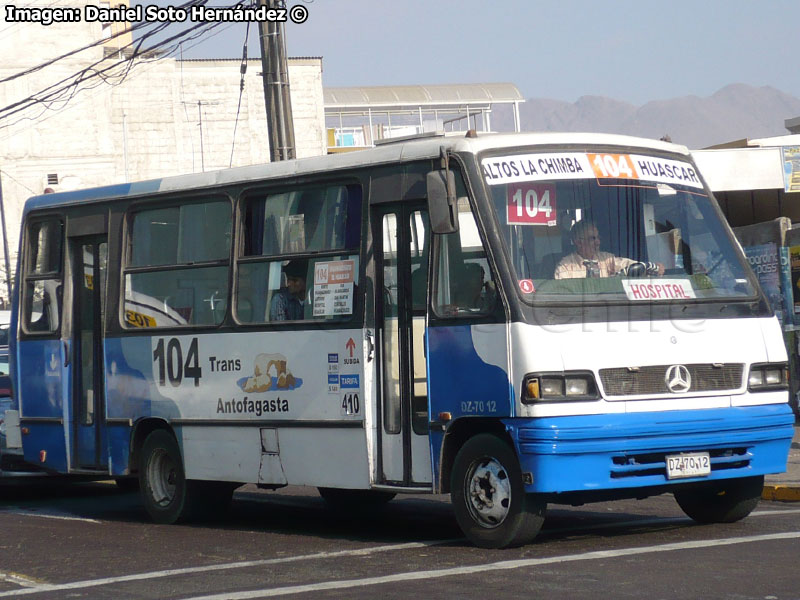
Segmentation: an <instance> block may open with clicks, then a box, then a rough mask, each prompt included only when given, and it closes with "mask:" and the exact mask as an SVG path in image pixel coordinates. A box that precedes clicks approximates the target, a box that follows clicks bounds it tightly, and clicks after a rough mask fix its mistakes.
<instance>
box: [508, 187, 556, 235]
mask: <svg viewBox="0 0 800 600" xmlns="http://www.w3.org/2000/svg"><path fill="white" fill-rule="evenodd" d="M508 224H509V225H555V224H556V186H555V184H551V183H511V184H509V186H508Z"/></svg>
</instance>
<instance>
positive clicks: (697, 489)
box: [675, 475, 764, 523]
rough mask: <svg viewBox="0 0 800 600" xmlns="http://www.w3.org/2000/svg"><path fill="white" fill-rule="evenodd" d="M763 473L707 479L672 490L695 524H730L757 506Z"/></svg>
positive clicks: (762, 482) (762, 486) (761, 489)
mask: <svg viewBox="0 0 800 600" xmlns="http://www.w3.org/2000/svg"><path fill="white" fill-rule="evenodd" d="M763 489H764V476H763V475H762V476H759V477H746V478H743V479H727V480H723V481H709V482H706V483H702V484H698V485H695V486H687V487H686V488H684V489H680V490H676V491H675V500H677V502H678V506H680V507H681V510H683V512H685V513H686V515H687V516H688V517H690V518H692V519H694V520H695V521H697V522H698V523H733V522H735V521H739V520H741V519H744V518H745V517H746V516H747V515H749V514H750V513H751V512H752V511H753V509H754V508H755V507H756V506H757V505H758V501H759V500H760V499H761V493H762V491H763Z"/></svg>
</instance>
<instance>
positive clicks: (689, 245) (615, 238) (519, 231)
mask: <svg viewBox="0 0 800 600" xmlns="http://www.w3.org/2000/svg"><path fill="white" fill-rule="evenodd" d="M481 166H482V169H483V173H484V178H485V181H486V183H487V189H488V191H489V194H490V198H491V201H492V204H493V207H494V210H495V213H496V216H497V221H498V223H499V226H500V231H501V233H502V239H503V241H504V243H505V244H506V245H507V249H508V255H509V256H510V257H511V260H512V267H513V271H514V272H513V276H514V278H515V280H516V281H517V282H518V286H519V289H520V291H521V292H522V294H523V297H524V298H525V299H526V300H528V301H530V302H534V303H538V302H542V301H544V302H548V301H575V300H580V301H582V302H585V301H590V302H591V301H598V302H607V301H611V302H637V301H650V302H652V301H665V302H675V301H692V300H695V301H696V300H704V299H706V300H708V299H711V300H713V299H727V300H730V299H737V298H740V299H743V298H748V297H753V296H754V295H755V289H756V288H755V285H754V283H753V281H752V279H751V276H750V275H749V274H748V273H749V272H748V269H747V268H746V267H745V264H744V262H743V259H742V257H741V253H740V252H738V251H737V250H736V248H735V246H734V243H733V242H732V239H731V238H730V237H729V236H728V234H727V233H726V231H725V228H724V225H723V223H722V222H721V219H720V216H719V213H718V211H717V210H716V209H715V206H714V201H713V199H712V198H711V197H709V195H708V193H707V191H706V189H705V187H704V186H703V184H702V181H701V180H700V178H699V177H698V175H697V172H696V170H695V167H694V166H693V165H692V164H691V163H690V162H688V161H686V160H683V159H682V158H680V157H678V158H673V157H670V158H664V157H661V156H643V155H637V154H599V153H598V154H592V153H588V152H586V153H584V152H557V153H529V154H514V155H506V156H500V157H486V158H483V160H482V163H481Z"/></svg>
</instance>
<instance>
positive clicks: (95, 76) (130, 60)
mask: <svg viewBox="0 0 800 600" xmlns="http://www.w3.org/2000/svg"><path fill="white" fill-rule="evenodd" d="M192 1H193V2H195V3H205V2H206V1H207V0H192ZM221 24H222V23H221V22H204V23H200V24H197V25H193V26H191V27H189V28H186V29H184V30H182V31H180V32H179V33H177V34H175V35H172V36H170V37H168V38H166V39H165V40H162V41H161V42H158V43H157V44H155V45H153V46H149V47H146V48H145V47H144V43H145V41H146V40H147V39H148V38H149V37H151V36H153V35H155V34H156V33H159V32H160V31H162V30H163V29H164V27H156V28H155V29H153V30H152V31H149V32H147V33H146V34H144V35H143V36H142V38H141V39H138V40H136V41H134V42H131V43H129V44H126V45H125V46H123V47H122V48H121V49H120V51H123V50H125V49H126V48H132V52H131V55H130V56H129V57H127V58H124V59H122V60H119V61H117V62H114V63H112V64H110V65H107V66H104V67H102V68H101V67H100V65H101V63H106V62H107V59H105V58H104V59H102V60H99V61H96V62H94V63H93V64H91V65H89V66H87V67H85V68H84V69H82V70H81V71H78V72H77V73H75V74H73V75H70V76H68V77H65V78H63V79H61V80H60V81H58V82H56V83H54V84H51V85H50V86H48V87H46V88H43V89H42V90H39V91H38V92H36V93H34V94H32V95H31V96H29V97H27V98H24V99H22V100H19V101H17V102H14V103H12V104H9V105H7V106H5V107H2V108H0V127H9V126H11V125H13V124H16V123H17V122H19V121H16V122H15V123H12V124H8V123H2V120H5V119H7V118H8V117H10V116H12V115H14V114H17V113H19V112H21V111H24V110H26V109H28V108H30V107H32V106H35V105H41V106H43V107H44V108H45V110H47V109H52V105H53V104H56V103H62V104H66V103H68V102H69V101H70V100H71V99H72V98H73V97H74V96H75V94H76V93H78V92H79V91H81V90H83V89H91V88H92V87H96V86H97V85H101V84H102V83H109V84H111V85H119V84H120V83H122V82H123V81H124V80H125V78H126V77H127V75H128V74H129V73H130V71H131V69H132V68H133V66H134V64H135V63H136V62H146V61H148V60H157V59H160V58H164V57H166V56H169V55H170V54H171V53H172V52H174V51H175V50H176V49H177V48H178V47H179V46H180V44H179V43H174V44H173V42H176V41H177V40H180V39H182V38H186V39H185V40H184V41H191V40H194V39H196V38H198V37H199V36H201V35H203V34H204V33H206V32H208V31H211V30H213V29H215V28H217V27H219V26H220V25H221ZM167 25H169V24H167ZM165 49H166V50H165ZM157 51H158V54H156V52H157ZM137 59H139V60H138V61H137ZM91 80H95V81H91ZM97 80H99V81H97ZM89 81H91V84H89V85H84V87H82V88H81V87H80V86H81V84H86V83H87V82H89ZM26 118H27V119H29V118H30V117H25V118H23V119H20V120H24V119H26Z"/></svg>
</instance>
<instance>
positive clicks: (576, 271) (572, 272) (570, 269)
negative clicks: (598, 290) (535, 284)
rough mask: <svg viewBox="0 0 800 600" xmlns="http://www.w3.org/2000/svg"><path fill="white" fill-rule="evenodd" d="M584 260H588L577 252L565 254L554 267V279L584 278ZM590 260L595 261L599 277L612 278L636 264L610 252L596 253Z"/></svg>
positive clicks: (585, 270)
mask: <svg viewBox="0 0 800 600" xmlns="http://www.w3.org/2000/svg"><path fill="white" fill-rule="evenodd" d="M586 260H588V259H586V258H584V257H583V256H581V255H580V254H578V253H577V252H573V253H572V254H567V255H566V256H565V257H564V258H562V259H561V260H560V261H559V262H558V264H557V265H556V270H555V278H556V279H581V278H584V277H586V272H587V269H586V264H585V261H586ZM592 260H594V261H596V267H597V269H598V270H599V275H598V276H599V277H613V276H614V275H616V274H617V273H619V272H620V271H621V270H622V269H624V268H625V267H627V266H628V265H631V264H633V263H635V262H636V261H635V260H631V259H630V258H624V257H622V256H614V255H613V254H611V253H610V252H598V253H597V254H596V255H595V257H594V259H592Z"/></svg>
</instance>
